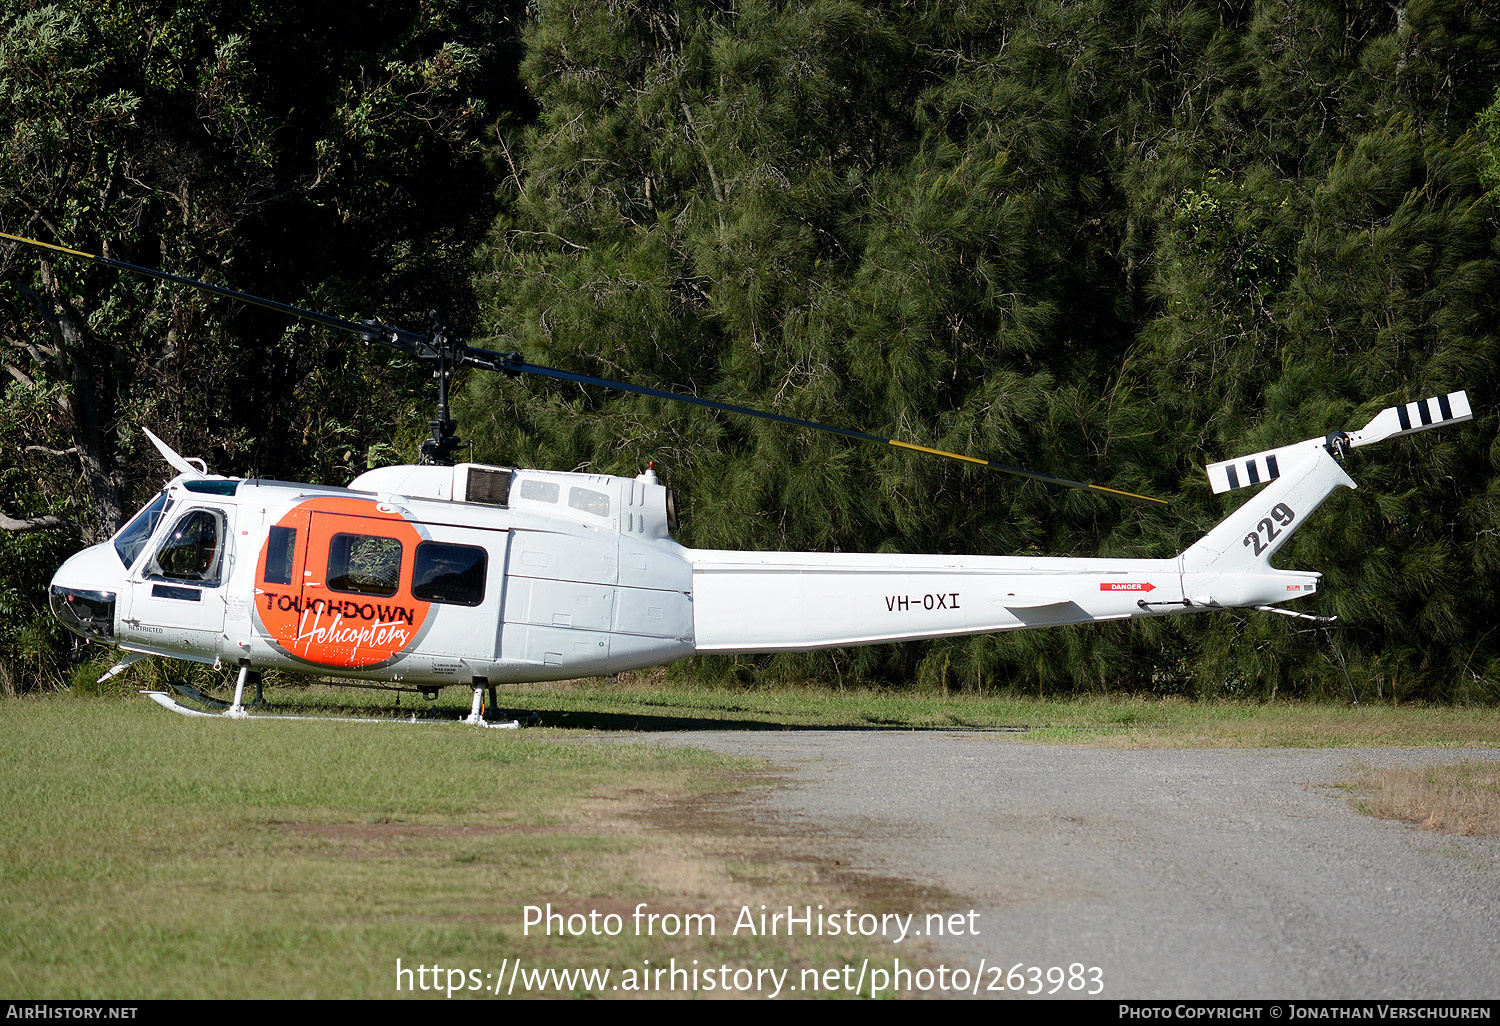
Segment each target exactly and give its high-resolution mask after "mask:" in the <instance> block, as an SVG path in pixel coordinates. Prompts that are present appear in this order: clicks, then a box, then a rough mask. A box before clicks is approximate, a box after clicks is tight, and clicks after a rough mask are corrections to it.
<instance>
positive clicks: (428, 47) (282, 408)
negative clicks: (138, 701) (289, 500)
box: [0, 0, 525, 676]
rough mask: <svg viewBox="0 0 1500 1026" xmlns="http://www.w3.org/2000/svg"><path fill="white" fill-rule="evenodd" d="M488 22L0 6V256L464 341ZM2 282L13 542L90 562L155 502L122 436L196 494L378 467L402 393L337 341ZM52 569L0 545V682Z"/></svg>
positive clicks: (184, 307)
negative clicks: (2, 586) (451, 332)
mask: <svg viewBox="0 0 1500 1026" xmlns="http://www.w3.org/2000/svg"><path fill="white" fill-rule="evenodd" d="M509 18H510V15H509V14H507V13H506V12H505V10H504V9H503V8H499V9H491V8H489V7H488V6H487V7H485V8H483V9H480V8H478V7H471V6H469V5H466V4H464V3H462V2H459V0H441V2H437V3H424V4H420V5H419V4H416V3H399V4H389V3H381V4H346V3H339V4H334V3H324V2H313V3H308V4H299V5H278V4H270V3H262V2H254V3H248V4H246V3H221V2H218V0H201V2H195V3H191V4H176V5H173V4H168V5H160V4H155V3H149V2H144V0H90V2H87V3H84V2H81V0H57V2H53V3H37V2H27V0H7V2H5V3H4V4H0V125H3V126H5V127H4V129H3V131H4V133H5V136H4V139H3V142H0V145H3V146H4V155H5V159H4V161H3V162H0V209H4V210H5V211H6V212H7V217H6V219H7V223H6V224H5V226H4V227H5V230H6V231H8V232H11V233H13V234H19V235H25V236H31V237H40V238H42V239H44V240H47V241H52V242H56V243H59V244H62V245H65V246H68V247H71V248H75V249H78V250H82V251H85V252H90V253H100V254H103V255H105V256H108V257H111V258H114V259H117V260H124V261H127V262H131V263H137V264H143V265H147V266H152V267H160V268H163V269H166V270H169V271H172V272H174V273H178V274H182V275H187V276H190V277H199V278H206V279H208V280H211V281H217V282H222V283H224V284H226V285H230V286H232V287H234V288H239V289H243V290H246V291H250V292H253V293H257V294H260V295H267V296H273V297H275V298H277V299H280V300H282V301H285V302H293V303H302V304H305V305H309V306H314V307H320V308H324V309H330V310H331V311H332V312H336V313H339V314H341V315H344V316H348V317H358V316H379V317H381V318H383V319H400V318H407V319H412V318H414V317H417V316H422V317H425V311H427V310H429V309H437V310H441V311H443V312H444V315H445V316H448V317H453V318H462V317H464V316H467V315H468V314H469V312H470V310H471V308H472V305H473V301H472V299H471V296H470V292H469V288H468V284H467V268H468V262H469V256H468V254H469V251H470V249H471V248H472V246H473V245H474V244H475V243H476V241H477V240H478V239H480V238H481V237H482V236H483V234H484V232H485V230H486V228H487V226H488V223H489V221H490V220H491V219H492V218H493V216H494V206H493V203H494V200H493V190H492V188H491V187H490V185H489V180H488V174H487V171H486V167H485V163H484V159H483V153H482V151H481V147H480V143H481V141H482V139H483V133H484V131H485V129H486V126H487V125H488V124H489V123H490V122H491V121H492V119H493V118H494V117H496V116H497V115H499V114H502V113H505V112H507V111H508V110H510V109H511V108H512V107H520V108H522V109H524V108H525V99H524V96H523V94H522V93H521V92H520V90H519V89H518V88H517V86H516V84H515V78H514V69H515V64H516V61H517V60H518V52H517V51H516V49H515V46H514V41H515V31H514V26H513V24H512V23H511V22H510V21H509ZM331 39H337V40H338V41H339V42H338V44H337V45H336V46H330V45H329V40H331ZM0 277H3V279H4V281H5V284H6V288H5V289H4V290H3V294H0V304H3V305H0V346H3V352H0V360H3V369H4V370H5V372H6V376H5V378H4V388H5V391H4V394H3V396H0V452H3V454H4V455H3V459H0V511H4V514H5V516H6V520H5V522H4V523H5V524H6V526H9V527H11V528H12V529H15V528H25V527H39V528H46V527H49V526H52V525H54V524H55V523H56V520H58V519H60V520H62V521H64V522H65V526H68V527H70V528H71V531H72V533H73V535H74V537H75V543H76V541H77V540H83V541H92V540H97V539H100V538H102V537H106V536H108V535H109V534H111V533H112V532H113V531H114V530H115V528H116V527H118V526H119V524H120V523H121V521H122V518H123V517H125V516H127V515H129V514H130V513H131V512H133V511H134V509H135V508H136V507H137V506H138V505H140V503H141V502H142V501H143V499H144V497H145V496H146V495H147V494H149V493H150V492H151V491H152V490H154V489H155V488H156V487H157V486H159V483H160V481H161V479H162V471H163V467H162V465H161V463H160V462H159V460H158V458H157V457H156V455H155V452H154V450H153V449H152V448H151V447H150V446H149V445H147V444H146V443H145V441H144V438H143V436H142V435H141V434H140V432H139V430H138V427H139V426H149V427H151V428H152V429H154V430H155V431H156V432H157V433H158V434H160V435H162V436H163V437H165V438H166V439H167V440H168V441H169V442H171V443H172V444H174V445H175V446H176V447H178V448H179V449H181V450H183V451H185V452H188V453H192V454H198V455H202V456H203V457H205V458H206V459H207V460H208V461H209V463H210V464H211V465H213V466H214V467H215V468H216V469H219V470H222V471H230V472H238V473H256V474H263V475H269V476H280V477H287V478H293V479H311V480H325V479H333V480H340V481H342V480H346V479H347V477H348V476H349V475H350V474H351V473H352V472H355V471H356V470H359V469H364V467H365V466H366V464H367V463H368V462H370V461H372V460H375V459H385V458H388V457H389V456H390V455H391V454H392V453H393V452H394V451H395V450H394V448H393V443H394V442H396V441H398V437H397V436H396V434H395V431H394V427H395V425H396V424H397V423H398V421H403V420H406V419H409V418H407V417H406V416H405V414H406V413H407V411H408V410H409V409H412V408H414V403H415V396H416V395H417V394H420V393H418V392H417V391H416V390H417V389H418V388H420V387H421V386H422V385H423V384H425V383H424V382H422V381H421V380H420V374H419V373H418V372H417V371H416V370H415V369H414V368H410V367H408V366H406V365H404V364H400V363H398V362H396V361H391V360H389V359H387V358H385V356H384V355H383V354H378V353H368V352H364V351H362V350H361V349H360V348H359V347H358V345H357V344H353V343H352V340H351V339H349V338H337V337H333V336H332V335H330V334H328V333H327V332H323V331H316V330H310V329H308V328H307V327H305V326H301V325H288V324H286V323H285V321H284V319H278V318H276V317H274V316H272V315H269V314H264V313H263V312H261V311H259V310H255V309H251V310H249V311H245V310H238V309H235V308H234V307H233V306H232V305H231V304H225V303H221V302H216V301H210V300H208V299H206V298H205V297H204V296H202V295H200V294H197V293H194V292H192V291H190V290H186V289H183V288H180V287H177V286H172V285H169V284H165V283H161V282H157V281H153V280H149V279H143V278H138V277H133V276H129V275H122V274H120V273H118V272H116V271H113V270H110V269H107V268H103V267H100V266H99V265H96V264H91V263H88V262H86V261H80V260H76V259H70V258H54V257H51V256H47V257H42V258H39V257H38V256H37V255H36V254H35V252H34V251H32V250H18V249H17V248H15V247H14V246H7V247H6V248H5V249H4V250H3V251H0ZM48 518H55V519H48ZM57 556H58V545H57V544H56V543H46V544H43V543H39V542H36V541H34V540H30V539H23V538H22V537H19V536H17V535H15V534H8V533H6V532H0V557H3V558H4V560H5V563H6V566H5V572H4V573H3V574H0V577H3V578H5V580H6V583H7V586H8V589H9V588H14V591H13V592H12V591H10V590H7V592H6V593H5V594H6V596H12V595H13V596H14V597H13V598H0V601H3V602H7V605H9V603H14V605H13V606H9V608H11V609H13V610H14V611H16V612H17V613H19V612H21V610H22V609H25V610H28V611H29V613H30V614H31V615H21V616H18V617H15V618H5V617H3V616H0V663H5V662H6V661H7V659H8V658H12V657H13V656H11V655H9V654H8V652H7V650H9V652H10V653H13V652H14V651H16V649H15V648H14V647H13V646H15V645H18V644H19V645H20V646H21V648H23V649H26V650H27V651H31V650H32V649H33V648H34V645H33V643H32V642H31V641H24V642H23V641H22V640H21V639H22V638H23V635H24V634H25V631H26V630H32V629H37V630H39V629H41V628H40V626H39V625H40V624H41V623H43V622H45V620H44V618H42V617H40V615H39V614H38V609H39V606H40V599H41V598H42V597H43V596H44V589H45V581H46V579H47V577H49V576H50V572H51V569H54V568H55V565H56V561H57ZM28 624H30V625H31V626H27V625H28ZM28 637H29V636H28ZM0 675H4V676H15V674H13V673H9V672H8V671H5V670H3V669H0Z"/></svg>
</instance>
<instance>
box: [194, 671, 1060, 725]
mask: <svg viewBox="0 0 1500 1026" xmlns="http://www.w3.org/2000/svg"><path fill="white" fill-rule="evenodd" d="M171 686H172V689H173V690H174V691H176V692H177V695H178V697H179V699H187V701H186V702H183V703H182V704H184V705H188V706H190V707H196V708H199V709H202V710H203V711H205V712H213V713H221V712H223V711H224V710H225V709H226V708H228V705H229V703H228V702H227V701H224V700H222V699H219V698H216V697H214V696H212V695H207V694H203V693H201V692H199V691H197V690H196V689H194V688H190V687H183V686H182V685H180V684H176V683H173V684H172V685H171ZM250 712H251V716H252V717H254V716H264V717H267V718H274V717H276V716H278V715H280V716H311V717H319V718H327V719H330V720H339V719H371V718H376V719H389V720H390V721H391V722H393V723H398V722H412V721H417V722H423V723H458V722H461V721H462V720H463V719H464V718H465V717H466V716H467V715H468V712H467V710H462V709H454V708H452V707H451V706H447V707H445V706H437V707H427V708H423V707H421V706H410V705H408V706H402V705H399V704H396V705H369V704H356V703H347V702H330V701H298V700H297V699H296V698H295V697H290V696H286V695H281V696H276V697H274V698H273V696H272V694H271V693H270V690H269V689H267V695H266V701H265V702H264V704H262V705H259V706H254V707H250ZM485 718H486V719H488V720H490V721H492V722H496V721H498V722H505V721H508V720H518V721H520V724H521V726H523V727H552V728H555V729H558V730H579V731H611V732H621V733H640V734H651V733H667V732H672V731H721V732H722V731H736V730H764V731H810V730H842V731H878V730H904V731H923V732H944V731H947V732H952V731H966V732H974V731H984V732H989V733H1013V734H1019V733H1025V732H1026V731H1027V730H1028V729H1030V728H1028V727H1023V726H1002V727H996V726H990V725H985V726H980V725H968V724H963V723H947V724H913V723H909V722H905V721H902V720H893V719H883V718H877V717H866V718H865V719H864V721H863V722H861V723H792V722H786V721H784V720H775V719H770V718H767V719H750V718H745V717H742V716H741V717H734V716H705V715H694V714H692V713H648V712H600V711H579V710H571V709H548V708H535V707H533V708H529V709H524V708H518V709H505V708H499V709H492V710H489V711H487V713H486V716H485Z"/></svg>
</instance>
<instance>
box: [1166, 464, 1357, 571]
mask: <svg viewBox="0 0 1500 1026" xmlns="http://www.w3.org/2000/svg"><path fill="white" fill-rule="evenodd" d="M1273 453H1274V454H1275V457H1276V463H1277V465H1278V470H1279V473H1278V475H1277V477H1276V479H1275V480H1274V481H1273V482H1272V483H1271V486H1270V487H1269V488H1267V489H1266V490H1265V491H1264V492H1261V493H1260V494H1259V495H1257V496H1256V497H1255V498H1253V499H1251V500H1250V501H1248V502H1246V503H1245V504H1244V505H1243V506H1241V507H1240V508H1239V509H1237V510H1235V511H1234V512H1233V513H1231V514H1229V516H1228V517H1226V518H1225V519H1224V520H1223V521H1222V522H1221V523H1220V524H1219V526H1217V527H1215V528H1214V529H1213V530H1212V531H1210V532H1208V534H1206V535H1204V536H1203V537H1202V538H1201V539H1199V540H1198V542H1197V543H1196V544H1194V545H1192V546H1191V547H1189V548H1188V549H1187V550H1185V551H1184V552H1183V553H1182V570H1183V573H1244V572H1250V571H1257V570H1265V569H1267V568H1268V567H1269V565H1270V560H1271V556H1273V555H1274V554H1275V552H1276V550H1277V549H1279V548H1281V546H1282V545H1284V544H1286V541H1287V539H1288V538H1290V537H1291V536H1292V532H1293V531H1295V530H1297V528H1299V527H1301V526H1302V524H1303V522H1304V521H1305V520H1306V519H1307V517H1308V516H1309V515H1310V514H1311V513H1312V512H1313V510H1315V509H1317V508H1318V507H1319V506H1321V505H1322V504H1323V500H1324V499H1326V498H1328V496H1330V495H1332V494H1333V493H1334V491H1335V490H1337V489H1339V488H1354V487H1356V485H1355V484H1354V481H1353V480H1351V479H1350V477H1349V475H1348V474H1346V473H1344V468H1343V467H1341V466H1339V464H1338V461H1336V460H1335V459H1334V458H1333V457H1332V456H1331V455H1329V453H1328V450H1327V449H1326V448H1324V446H1323V444H1322V443H1321V441H1318V442H1317V443H1316V444H1312V445H1309V444H1308V443H1305V442H1304V443H1299V444H1298V445H1295V446H1290V445H1289V446H1286V447H1285V448H1283V449H1278V450H1273ZM1220 465H1221V466H1222V464H1220Z"/></svg>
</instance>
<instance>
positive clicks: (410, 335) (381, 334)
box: [0, 232, 1168, 506]
mask: <svg viewBox="0 0 1500 1026" xmlns="http://www.w3.org/2000/svg"><path fill="white" fill-rule="evenodd" d="M0 238H3V239H10V240H11V241H12V242H19V243H22V244H24V245H27V246H35V247H37V248H38V249H46V250H51V251H52V252H55V253H64V254H67V255H68V256H73V257H80V258H82V259H84V260H91V261H93V262H94V263H96V264H103V265H104V266H106V267H115V268H119V269H120V270H122V271H130V272H131V273H133V274H142V275H145V276H146V277H148V278H156V279H159V280H161V281H169V282H173V283H174V284H178V285H187V286H190V287H192V288H195V289H202V290H203V291H205V292H211V293H213V294H214V295H217V296H223V297H225V298H227V299H236V300H239V301H240V302H242V303H250V304H252V305H254V306H260V307H264V308H266V309H267V310H275V311H277V312H279V313H283V314H286V315H287V316H289V317H301V318H304V319H306V320H310V321H314V322H316V323H318V324H322V325H326V326H327V327H330V328H339V329H341V330H343V331H352V332H355V333H356V334H358V335H359V336H360V337H361V338H362V339H363V340H364V341H366V342H380V343H382V344H384V345H388V346H391V347H392V348H394V349H399V350H401V351H402V352H404V353H408V354H410V355H412V356H416V357H420V358H423V359H437V358H439V357H440V356H445V355H449V354H451V355H453V356H454V357H455V358H456V363H457V365H459V366H468V367H481V368H484V369H486V370H494V371H502V372H504V373H506V374H509V375H511V376H512V377H515V376H518V375H521V374H536V375H539V376H541V377H546V378H554V379H556V380H558V381H572V382H576V383H578V384H581V385H597V386H599V387H600V388H612V389H616V390H617V391H621V392H633V393H635V394H636V395H649V396H655V397H656V398H659V399H670V400H673V401H674V402H679V403H691V404H692V405H694V406H703V407H706V408H708V409H710V410H720V411H723V412H726V413H740V414H744V415H745V416H747V417H760V418H761V419H763V420H773V421H775V422H776V423H778V424H790V425H793V426H795V427H802V428H808V429H810V430H813V431H826V432H828V433H830V434H835V435H842V436H843V437H845V438H857V439H859V440H860V441H864V442H877V443H879V444H881V445H890V446H894V447H895V448H898V449H910V450H912V451H913V452H925V453H928V454H929V455H932V456H942V457H944V458H946V459H951V460H959V461H961V462H964V463H971V464H973V465H975V466H978V467H983V468H985V469H986V470H993V471H995V472H996V473H1000V474H1011V475H1013V476H1015V477H1025V478H1030V479H1031V480H1033V481H1042V482H1045V483H1047V484H1054V485H1061V486H1062V487H1064V488H1074V489H1078V490H1080V491H1090V492H1099V493H1102V494H1105V495H1116V496H1119V497H1121V498H1126V499H1135V500H1137V501H1139V502H1149V503H1153V504H1155V505H1158V506H1165V505H1167V504H1168V503H1167V501H1166V500H1165V499H1155V498H1152V497H1151V496H1149V495H1137V494H1136V493H1135V492H1127V491H1122V490H1120V489H1118V488H1108V487H1106V486H1104V485H1097V484H1090V483H1088V482H1086V481H1073V480H1071V479H1069V478H1066V477H1054V476H1053V475H1051V474H1038V473H1037V472H1036V471H1034V470H1022V469H1021V468H1020V467H1012V466H1007V465H1006V464H1004V463H996V462H994V461H992V460H984V459H979V458H978V457H977V456H965V455H963V454H962V453H956V452H948V451H947V450H946V449H933V448H930V447H928V446H925V445H917V444H916V443H914V442H903V441H901V440H900V439H897V438H884V437H882V436H880V435H872V434H867V433H865V432H863V431H852V430H850V429H848V428H840V427H833V426H832V425H829V424H820V423H818V422H817V421H814V420H802V419H800V418H797V417H787V416H783V415H782V414H779V413H768V412H767V411H765V410H757V409H753V408H752V407H749V406H736V405H734V404H733V403H721V402H717V401H715V400H713V399H701V398H699V397H698V396H695V395H687V394H685V393H682V392H668V391H665V390H663V389H660V388H650V387H648V386H645V385H632V384H629V383H628V382H624V381H612V380H610V379H609V378H596V377H593V376H592V375H589V374H576V373H574V372H573V371H565V370H558V369H557V368H555V367H542V366H539V365H537V364H534V363H527V362H526V361H525V360H524V359H523V358H522V357H521V354H520V353H496V352H493V351H491V350H488V349H475V348H473V347H472V346H460V347H456V351H455V349H451V348H449V347H450V346H452V343H451V342H449V341H448V340H447V339H442V340H441V342H442V344H441V346H440V345H438V344H434V342H433V340H432V339H431V338H430V337H429V336H427V335H422V334H419V333H417V332H414V331H406V330H404V329H402V328H392V327H390V326H389V325H385V324H376V323H374V322H365V323H358V322H355V321H348V320H345V319H343V318H342V317H333V316H331V315H329V314H325V313H319V312H317V311H316V310H307V309H304V308H303V307H300V306H292V305H290V304H288V303H280V302H277V301H276V300H274V299H265V298H262V297H261V296H255V295H251V294H250V293H248V292H240V291H238V290H237V289H230V288H225V287H224V286H222V285H211V284H209V283H208V282H206V281H199V280H198V279H196V278H185V277H183V276H181V275H177V274H168V273H167V272H166V271H158V270H156V269H155V268H152V267H142V266H141V265H139V264H130V263H126V262H125V261H123V260H114V259H111V258H110V257H106V256H100V255H98V254H96V253H85V252H83V251H82V250H78V249H69V248H68V247H66V246H58V245H54V244H53V243H50V242H39V241H38V240H36V239H28V238H24V237H23V236H20V235H12V234H10V233H9V232H0Z"/></svg>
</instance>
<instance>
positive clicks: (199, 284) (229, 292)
mask: <svg viewBox="0 0 1500 1026" xmlns="http://www.w3.org/2000/svg"><path fill="white" fill-rule="evenodd" d="M0 239H10V240H11V241H12V242H20V243H24V244H25V245H27V246H35V247H37V248H38V249H48V250H51V251H52V252H54V253H65V254H67V255H68V256H74V257H81V258H83V259H84V260H91V261H93V262H94V263H96V264H102V265H103V266H105V267H114V268H118V269H119V270H122V271H130V272H131V273H133V274H142V275H145V276H146V277H148V278H156V279H158V280H160V281H169V282H172V283H174V284H176V285H188V286H191V287H192V288H195V289H201V290H202V291H204V292H212V293H213V294H214V295H216V296H223V297H225V298H226V299H237V300H239V301H240V302H242V303H249V304H251V305H253V306H260V307H265V308H266V309H267V310H275V311H276V312H277V313H283V314H286V315H287V316H288V317H301V318H303V319H304V320H309V321H314V322H316V323H318V324H322V325H326V326H327V327H330V328H339V329H341V330H343V331H353V332H356V333H358V334H360V335H366V336H369V335H370V334H371V333H372V332H379V333H382V334H381V337H380V338H379V339H378V341H380V342H383V343H385V344H386V345H389V346H392V347H394V348H396V349H400V350H401V351H402V352H405V353H410V354H411V355H413V356H425V355H436V354H435V353H434V354H428V353H426V352H424V347H427V336H425V335H419V334H417V333H416V332H411V331H405V330H403V329H401V328H392V327H390V326H389V325H384V324H360V323H358V322H355V321H347V320H345V319H344V318H342V317H334V316H332V315H330V314H325V313H319V312H318V311H316V310H308V309H305V308H303V307H300V306H292V305H291V304H289V303H280V302H277V301H276V300H274V299H265V298H264V297H262V296H256V295H251V294H250V293H249V292H241V291H239V290H238V289H230V288H225V287H224V286H222V285H214V284H211V283H209V282H206V281H200V280H199V279H197V278H185V277H183V276H182V275H179V274H168V273H167V272H166V271H158V270H157V269H156V268H154V267H143V266H141V265H140V264H130V263H126V262H125V261H123V260H114V259H112V258H110V257H107V256H100V255H99V254H97V253H85V252H84V251H83V250H81V249H69V248H68V247H67V246H57V245H54V244H52V243H50V242H39V241H37V240H36V239H28V238H24V237H22V236H20V235H12V234H10V233H9V232H0ZM387 333H388V334H387ZM427 348H430V347H427Z"/></svg>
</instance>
